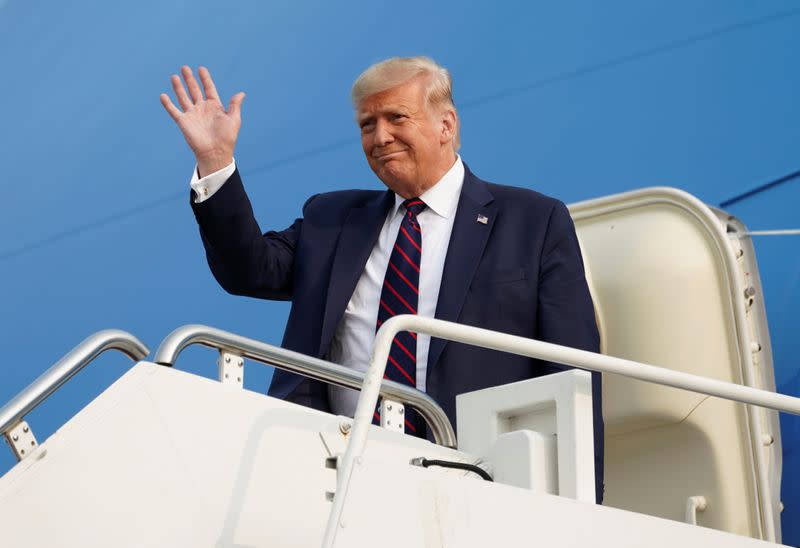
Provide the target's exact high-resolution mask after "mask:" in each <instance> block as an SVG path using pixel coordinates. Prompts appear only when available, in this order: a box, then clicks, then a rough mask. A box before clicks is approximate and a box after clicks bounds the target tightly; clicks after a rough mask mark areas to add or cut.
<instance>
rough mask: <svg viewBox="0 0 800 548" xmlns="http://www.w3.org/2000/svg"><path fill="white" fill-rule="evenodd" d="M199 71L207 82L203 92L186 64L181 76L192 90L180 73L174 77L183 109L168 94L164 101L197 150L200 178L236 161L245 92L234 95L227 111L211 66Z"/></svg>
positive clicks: (194, 149)
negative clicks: (210, 71)
mask: <svg viewBox="0 0 800 548" xmlns="http://www.w3.org/2000/svg"><path fill="white" fill-rule="evenodd" d="M197 74H198V75H199V76H200V82H201V83H202V84H203V89H202V91H201V90H200V85H199V84H198V83H197V80H195V77H194V74H193V73H192V69H190V68H189V67H187V66H185V65H184V66H183V67H181V75H182V76H183V79H184V81H185V82H186V88H188V89H189V92H188V93H187V92H186V88H184V87H183V82H181V79H180V77H179V76H178V75H177V74H173V75H172V78H171V81H172V89H173V90H175V96H176V97H177V99H178V103H179V104H180V106H181V108H178V107H176V106H175V105H174V104H172V101H171V100H170V98H169V96H168V95H167V94H166V93H162V94H161V104H162V105H164V108H165V109H166V110H167V112H168V113H169V115H170V116H171V117H172V119H173V120H175V123H176V124H178V128H180V130H181V132H182V133H183V136H184V138H185V139H186V143H187V144H188V145H189V148H191V149H192V152H194V155H195V158H196V159H197V170H198V171H199V174H200V177H205V176H206V175H208V174H210V173H213V172H215V171H217V170H220V169H222V168H223V167H225V166H227V165H228V164H230V163H231V162H232V161H233V149H234V147H235V146H236V138H237V137H238V135H239V128H240V127H241V125H242V118H241V112H242V101H244V93H242V92H239V93H237V94H236V95H234V96H233V97H231V100H230V103H228V109H227V110H225V107H223V106H222V102H221V101H220V99H219V95H218V94H217V88H216V87H214V81H213V80H212V79H211V74H210V73H209V72H208V69H207V68H205V67H200V68H199V69H198V71H197ZM204 92H205V97H204V96H203V93H204Z"/></svg>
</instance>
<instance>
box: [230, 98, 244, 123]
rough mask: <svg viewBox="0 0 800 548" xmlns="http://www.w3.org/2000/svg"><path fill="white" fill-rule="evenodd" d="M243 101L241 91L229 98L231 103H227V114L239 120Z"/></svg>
mask: <svg viewBox="0 0 800 548" xmlns="http://www.w3.org/2000/svg"><path fill="white" fill-rule="evenodd" d="M243 101H244V92H243V91H240V92H239V93H237V94H236V95H234V96H233V97H231V102H230V103H228V114H233V115H234V116H236V117H237V118H241V115H242V102H243Z"/></svg>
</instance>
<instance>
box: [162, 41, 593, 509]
mask: <svg viewBox="0 0 800 548" xmlns="http://www.w3.org/2000/svg"><path fill="white" fill-rule="evenodd" d="M182 74H183V78H184V80H185V82H186V86H187V87H188V93H187V91H186V90H185V89H184V87H183V84H182V83H181V80H180V78H179V77H178V76H177V75H173V76H172V84H173V89H174V91H175V94H176V96H177V99H178V102H179V103H180V106H181V109H178V108H177V107H175V106H174V105H173V104H172V102H171V101H170V99H169V97H168V96H167V95H165V94H162V95H161V101H162V103H163V105H164V107H165V108H166V109H167V111H168V112H169V114H170V115H171V116H172V118H173V119H174V120H175V122H176V123H177V124H178V127H179V128H180V129H181V131H182V132H183V134H184V137H185V138H186V141H187V143H188V144H189V146H190V147H191V149H192V150H193V152H194V153H195V156H196V158H197V169H196V170H195V174H194V177H193V179H192V181H191V187H192V189H193V192H192V199H191V204H192V208H193V210H194V213H195V216H196V218H197V221H198V224H199V227H200V234H201V237H202V240H203V244H204V246H205V248H206V254H207V257H208V262H209V265H210V267H211V270H212V272H213V273H214V276H215V277H216V279H217V280H218V281H219V283H220V284H221V285H222V287H224V288H225V289H226V290H227V291H229V292H231V293H234V294H240V295H248V296H253V297H261V298H266V299H286V300H291V301H292V309H291V312H290V315H289V319H288V322H287V326H286V332H285V334H284V339H283V346H284V347H286V348H289V349H291V350H295V351H298V352H302V353H304V354H308V355H312V356H317V357H325V358H327V359H329V360H331V361H334V362H337V363H341V364H344V365H347V366H349V367H354V368H357V369H362V370H363V369H366V366H367V363H368V361H369V354H370V350H371V346H372V342H373V339H374V336H375V331H376V329H377V327H378V326H379V325H380V324H381V323H382V322H383V321H385V320H386V319H387V318H389V317H391V316H393V315H395V314H400V313H418V314H421V315H425V316H434V317H436V318H440V319H444V320H449V321H456V322H459V323H463V324H468V325H476V326H480V327H484V328H487V329H493V330H496V331H501V332H505V333H511V334H515V335H520V336H524V337H530V338H535V339H540V340H544V341H548V342H553V343H557V344H563V345H568V346H573V347H576V348H581V349H585V350H591V351H597V350H598V344H599V343H598V334H597V327H596V325H595V322H594V311H593V306H592V301H591V297H590V295H589V291H588V288H587V284H586V279H585V275H584V270H583V263H582V259H581V255H580V249H579V247H578V242H577V238H576V236H575V229H574V226H573V224H572V221H571V219H570V216H569V214H568V212H567V210H566V208H565V207H564V205H563V204H562V203H561V202H558V201H557V200H554V199H552V198H548V197H546V196H543V195H541V194H538V193H536V192H533V191H530V190H525V189H520V188H513V187H507V186H501V185H494V184H490V183H487V182H484V181H482V180H480V179H478V178H477V177H476V176H474V175H473V174H472V173H471V172H470V171H469V169H468V168H467V167H466V165H464V164H463V163H462V161H461V158H460V157H459V156H458V154H457V150H458V143H459V122H458V116H457V113H456V109H455V106H454V105H453V101H452V86H451V79H450V75H449V74H448V72H447V71H446V70H445V69H443V68H442V67H440V66H438V65H437V64H436V63H434V62H433V61H432V60H430V59H427V58H424V57H415V58H405V59H401V58H393V59H389V60H386V61H383V62H381V63H378V64H376V65H373V66H372V67H370V68H368V69H367V70H366V71H364V73H362V75H361V76H359V78H358V79H357V80H356V82H355V84H354V85H353V91H352V97H353V105H354V107H355V110H356V120H357V122H358V124H359V127H360V128H361V144H362V147H363V150H364V154H365V156H366V159H367V162H368V163H369V165H370V167H371V168H372V170H373V171H374V172H375V174H376V175H377V176H378V178H379V179H380V180H381V181H382V182H383V183H384V184H385V185H386V186H387V187H388V189H389V190H388V191H369V190H352V191H341V192H331V193H326V194H319V195H316V196H313V197H312V198H310V199H309V200H308V201H307V202H306V204H305V206H304V207H303V218H302V219H298V220H296V221H295V222H294V224H293V225H292V226H291V227H289V228H287V229H286V230H283V231H281V232H267V233H266V234H262V232H261V230H260V228H259V226H258V224H257V222H256V220H255V218H254V216H253V212H252V208H251V205H250V202H249V200H248V198H247V195H246V194H245V191H244V187H243V186H242V182H241V179H240V177H239V173H238V170H237V169H236V165H235V163H234V161H233V151H234V146H235V144H236V138H237V135H238V130H239V126H240V124H241V118H240V112H241V105H242V101H243V99H244V94H243V93H238V94H236V95H234V96H233V98H232V99H231V101H230V104H229V107H228V109H227V111H226V110H224V109H223V107H222V104H221V102H220V100H219V96H218V94H217V91H216V89H215V87H214V83H213V81H212V79H211V76H210V74H209V72H208V70H206V69H205V68H202V67H201V68H200V69H199V76H200V80H201V82H202V84H203V88H204V90H205V98H204V97H203V93H202V91H201V89H200V85H199V84H198V83H197V81H196V80H195V78H194V76H193V74H192V71H191V69H189V68H188V67H183V68H182ZM389 361H390V363H389V365H388V367H387V375H388V376H389V378H390V379H392V380H397V381H398V382H404V383H405V384H409V385H412V386H416V387H417V388H419V389H421V390H425V391H427V392H428V393H429V394H430V395H431V396H432V397H433V398H434V399H435V400H436V401H437V402H438V403H439V404H440V405H441V406H442V407H443V409H444V410H445V412H446V413H447V414H448V416H449V417H450V420H451V421H452V422H453V423H454V424H455V398H456V395H457V394H461V393H464V392H469V391H472V390H478V389H481V388H486V387H489V386H496V385H501V384H507V383H509V382H515V381H519V380H523V379H528V378H532V377H537V376H540V375H544V374H547V373H551V372H554V371H559V370H562V369H565V368H564V367H563V366H559V365H555V364H551V363H542V362H540V361H537V360H531V359H529V358H525V357H521V356H513V355H509V354H504V353H500V352H496V351H491V350H487V349H480V348H475V347H469V346H466V345H461V344H457V343H448V342H446V341H443V340H440V339H433V340H431V339H430V338H429V337H426V336H423V335H421V334H420V335H418V336H417V335H416V334H412V333H402V334H400V335H398V337H397V338H396V339H395V341H394V343H393V345H392V350H391V353H390V357H389ZM593 392H594V404H595V405H594V413H595V469H596V472H595V473H596V477H597V500H598V502H600V501H601V500H602V472H603V466H602V458H603V426H602V416H601V412H600V409H601V407H600V376H599V374H593ZM269 393H270V394H271V395H273V396H276V397H280V398H285V399H287V400H289V401H292V402H295V403H299V404H302V405H307V406H310V407H314V408H317V409H321V410H324V411H328V412H334V413H339V414H349V415H351V416H352V413H353V411H354V409H355V402H356V400H357V395H356V394H355V393H354V392H353V391H349V390H345V389H339V388H334V387H327V386H325V385H323V384H322V383H320V382H318V381H312V380H309V379H304V378H301V377H299V376H297V375H294V374H290V373H286V372H283V371H276V372H275V375H274V377H273V380H272V385H271V386H270V390H269ZM406 426H407V428H408V429H409V430H410V431H412V432H416V433H417V434H422V431H421V430H422V428H423V425H421V424H419V422H417V421H415V420H414V419H413V418H412V419H411V420H410V421H408V422H407V425H406Z"/></svg>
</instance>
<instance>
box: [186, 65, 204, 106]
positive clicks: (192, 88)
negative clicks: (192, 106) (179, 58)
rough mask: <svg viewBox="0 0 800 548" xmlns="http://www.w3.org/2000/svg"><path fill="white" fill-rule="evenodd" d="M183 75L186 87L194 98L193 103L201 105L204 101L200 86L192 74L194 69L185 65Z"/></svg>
mask: <svg viewBox="0 0 800 548" xmlns="http://www.w3.org/2000/svg"><path fill="white" fill-rule="evenodd" d="M181 74H182V75H183V79H184V80H185V81H186V87H188V88H189V95H191V96H192V102H194V103H199V102H200V101H202V100H203V94H202V92H201V91H200V86H199V85H198V84H197V80H195V79H194V73H192V69H190V68H189V67H187V66H186V65H183V66H182V67H181Z"/></svg>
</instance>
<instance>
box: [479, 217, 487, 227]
mask: <svg viewBox="0 0 800 548" xmlns="http://www.w3.org/2000/svg"><path fill="white" fill-rule="evenodd" d="M478 222H479V223H480V224H482V225H485V224H486V223H488V222H489V217H487V216H486V215H478Z"/></svg>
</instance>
